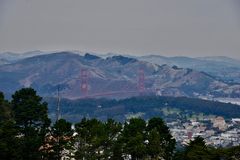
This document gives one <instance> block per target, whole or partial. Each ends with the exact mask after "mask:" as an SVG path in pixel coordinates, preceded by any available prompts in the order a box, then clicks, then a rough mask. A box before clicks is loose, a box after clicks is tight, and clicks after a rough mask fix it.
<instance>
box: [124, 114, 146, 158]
mask: <svg viewBox="0 0 240 160" xmlns="http://www.w3.org/2000/svg"><path fill="white" fill-rule="evenodd" d="M145 131H146V122H145V121H144V120H143V119H140V118H132V119H130V120H129V122H126V123H125V125H124V129H123V132H122V136H121V137H120V140H121V141H122V142H123V145H122V147H123V155H125V156H128V155H130V156H131V158H132V159H133V160H136V159H143V158H144V157H145V156H146V143H145V140H146V139H145V137H146V132H145Z"/></svg>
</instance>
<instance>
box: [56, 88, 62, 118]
mask: <svg viewBox="0 0 240 160" xmlns="http://www.w3.org/2000/svg"><path fill="white" fill-rule="evenodd" d="M60 100H61V99H60V92H59V85H58V88H57V109H56V121H58V120H59V119H60Z"/></svg>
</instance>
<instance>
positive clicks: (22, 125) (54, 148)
mask: <svg viewBox="0 0 240 160" xmlns="http://www.w3.org/2000/svg"><path fill="white" fill-rule="evenodd" d="M47 106H48V105H47V103H46V102H43V100H42V98H41V97H40V96H38V95H37V94H36V91H35V90H33V89H32V88H23V89H21V90H19V91H16V92H15V93H14V94H13V95H12V100H11V101H7V100H6V99H5V98H4V95H3V93H1V92H0V159H2V160H8V159H9V160H38V159H39V160H60V159H62V158H65V159H71V158H73V159H77V160H83V159H84V160H107V159H111V160H123V159H131V160H158V159H159V160H160V159H164V160H174V159H176V160H195V159H196V160H197V159H204V160H208V159H209V160H212V159H213V160H215V159H216V160H220V159H221V160H222V159H226V160H228V159H229V160H230V159H239V158H240V155H239V153H240V148H239V147H233V148H229V149H215V148H212V147H209V146H206V144H205V142H204V139H202V138H201V137H197V138H195V139H194V140H192V141H190V143H189V144H188V145H187V146H186V147H184V148H183V149H181V150H177V149H176V141H175V139H174V138H173V137H172V136H171V134H170V131H169V128H168V127H167V126H166V125H165V123H164V121H163V120H162V119H161V118H159V117H153V118H151V119H149V120H148V121H145V120H143V119H141V118H132V119H130V120H129V121H126V122H124V123H120V122H117V121H115V120H113V119H108V120H107V121H100V120H98V119H94V118H93V119H87V118H83V119H82V120H81V121H80V122H78V123H75V124H74V127H73V125H72V123H70V122H68V121H66V120H65V119H60V120H57V121H56V122H51V120H50V119H49V118H48V107H47ZM86 107H87V106H86Z"/></svg>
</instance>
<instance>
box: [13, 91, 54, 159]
mask: <svg viewBox="0 0 240 160" xmlns="http://www.w3.org/2000/svg"><path fill="white" fill-rule="evenodd" d="M11 104H12V108H13V114H14V120H15V123H16V127H17V128H18V130H19V135H20V138H19V140H20V144H21V159H24V160H28V159H40V158H41V153H40V152H39V148H40V146H41V145H43V142H44V139H45V135H46V133H47V131H48V127H49V125H50V120H49V119H48V114H47V103H45V102H42V98H41V97H40V96H38V95H37V94H36V91H35V90H33V89H32V88H23V89H21V90H19V91H16V92H15V94H14V95H12V102H11Z"/></svg>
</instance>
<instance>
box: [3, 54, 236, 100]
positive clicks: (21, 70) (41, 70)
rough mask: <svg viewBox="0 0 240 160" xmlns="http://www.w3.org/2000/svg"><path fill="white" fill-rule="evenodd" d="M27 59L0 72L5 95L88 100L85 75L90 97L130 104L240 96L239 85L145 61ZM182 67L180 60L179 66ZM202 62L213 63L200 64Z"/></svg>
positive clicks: (46, 56) (65, 57) (50, 56)
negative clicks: (27, 91)
mask: <svg viewBox="0 0 240 160" xmlns="http://www.w3.org/2000/svg"><path fill="white" fill-rule="evenodd" d="M29 55H30V56H27V57H24V58H19V59H17V60H16V59H15V60H12V61H11V62H9V64H4V65H1V66H0V90H1V91H3V92H5V93H8V94H11V93H13V92H14V91H15V90H17V89H19V88H21V87H33V88H34V89H36V90H37V91H38V93H39V94H40V95H42V96H45V97H51V96H56V93H57V90H58V88H59V90H60V93H61V96H62V97H65V98H72V99H76V98H80V97H82V96H86V95H85V93H83V92H82V90H81V89H80V86H81V83H82V81H83V79H82V77H81V71H82V70H86V71H87V77H86V78H85V81H87V83H86V84H87V85H88V86H87V88H88V96H91V95H94V96H100V97H104V96H109V97H111V98H126V97H131V96H136V95H138V94H158V95H165V96H187V97H199V96H212V97H237V96H238V94H239V92H240V85H239V84H232V83H228V82H225V81H223V80H220V79H219V77H216V76H212V75H210V74H208V73H205V72H202V71H198V70H194V69H189V68H180V67H177V66H176V63H171V64H170V62H169V63H168V64H166V63H165V62H162V63H159V62H150V59H149V57H146V56H145V57H138V58H132V57H127V56H121V55H112V56H110V57H104V58H103V57H100V56H96V55H93V54H89V53H86V54H85V55H80V54H76V53H75V52H74V53H73V52H56V53H51V54H49V53H46V54H41V53H37V54H29ZM0 57H1V56H0ZM153 59H154V58H153ZM175 59H176V58H175ZM180 59H181V58H180ZM8 60H9V59H8ZM155 60H157V58H155ZM169 61H170V60H169ZM180 61H181V60H179V59H178V62H179V64H178V65H179V66H181V65H180ZM184 61H185V60H184ZM184 61H183V62H182V64H184ZM198 61H200V62H202V61H210V60H204V59H201V58H198ZM163 63H164V64H163ZM189 63H190V62H189ZM216 63H222V62H218V61H216ZM224 63H225V62H224ZM173 64H174V66H172V65H173ZM196 64H197V63H196ZM189 65H190V64H189ZM140 79H141V80H140ZM139 81H140V83H143V88H142V90H143V89H144V92H143V91H142V90H141V91H140V93H139ZM141 92H143V93H141Z"/></svg>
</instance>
